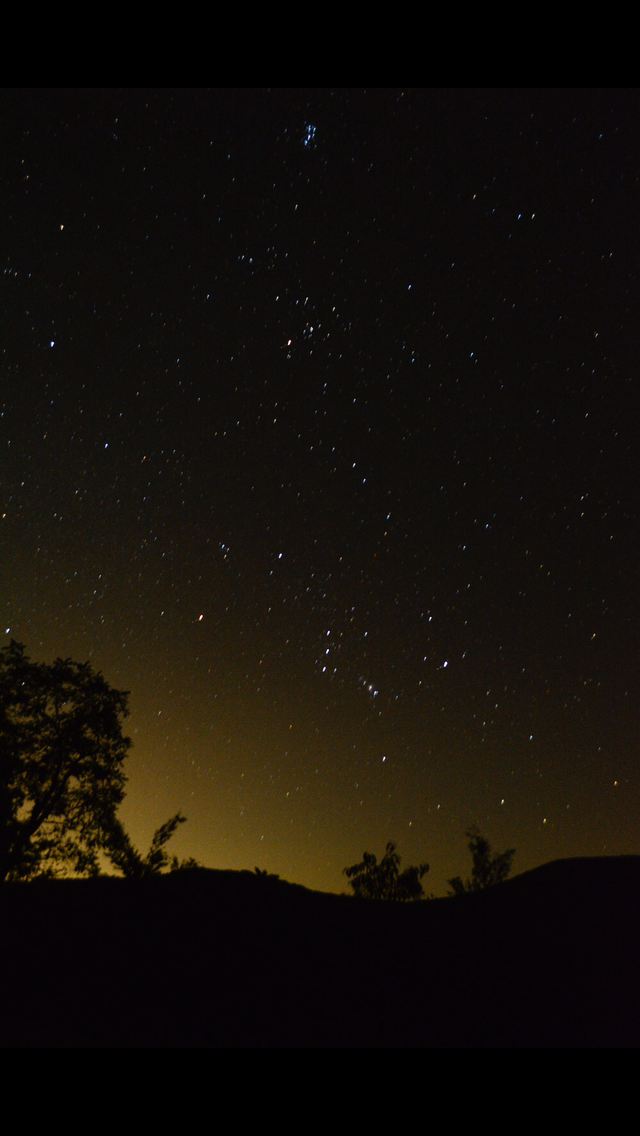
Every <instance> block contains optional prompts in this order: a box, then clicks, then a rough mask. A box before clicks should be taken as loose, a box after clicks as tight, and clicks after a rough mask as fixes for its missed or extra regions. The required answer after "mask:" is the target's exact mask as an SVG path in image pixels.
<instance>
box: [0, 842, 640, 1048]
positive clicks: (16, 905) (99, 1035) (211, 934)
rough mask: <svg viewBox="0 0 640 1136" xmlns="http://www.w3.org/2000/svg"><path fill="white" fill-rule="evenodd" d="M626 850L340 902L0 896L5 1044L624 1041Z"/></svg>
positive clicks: (180, 879)
mask: <svg viewBox="0 0 640 1136" xmlns="http://www.w3.org/2000/svg"><path fill="white" fill-rule="evenodd" d="M639 897H640V857H622V858H609V859H579V860H566V861H557V862H554V863H550V864H546V865H544V866H543V867H540V868H537V869H535V870H534V871H531V872H527V873H525V874H523V875H521V876H516V877H514V878H513V879H512V880H508V881H506V882H505V883H503V884H500V885H499V886H497V887H495V888H493V889H489V890H487V891H484V892H478V893H474V894H469V895H464V896H461V897H459V898H456V899H449V898H448V899H438V900H432V901H430V902H426V903H416V904H407V905H403V904H385V903H383V902H375V901H358V900H356V899H354V898H351V897H347V896H336V895H329V894H325V893H320V892H312V891H309V890H307V889H305V888H303V887H301V886H299V885H295V884H289V883H286V882H284V881H281V880H278V879H277V878H275V877H265V876H262V875H256V874H253V873H250V872H229V871H214V870H207V869H193V870H190V871H182V872H175V873H172V874H170V875H167V876H162V877H157V878H152V879H148V880H142V881H129V880H122V879H115V878H99V879H94V880H42V881H36V882H34V883H31V884H9V885H5V886H4V887H3V888H2V890H1V891H0V909H1V911H2V925H3V934H2V940H1V948H0V966H1V969H0V976H1V977H0V982H1V998H0V1040H1V1042H2V1045H3V1047H4V1048H7V1047H18V1048H32V1047H37V1048H49V1047H65V1048H85V1047H90V1048H91V1047H100V1048H138V1047H144V1048H163V1047H171V1048H193V1047H208V1048H219V1047H235V1048H267V1047H276V1048H294V1047H304V1048H309V1047H312V1048H327V1047H329V1048H332V1047H340V1048H352V1047H362V1048H398V1047H407V1048H412V1047H442V1048H470V1047H473V1048H475V1047H477V1048H494V1047H500V1048H507V1047H515V1048H518V1047H526V1048H537V1047H545V1048H563V1047H576V1048H595V1047H598V1048H602V1047H631V1046H633V1047H635V1046H636V1045H637V1044H638V1042H639V1041H640V979H639V977H638V972H637V959H638V954H639V947H640V919H639V916H638V899H639Z"/></svg>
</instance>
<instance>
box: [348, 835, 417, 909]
mask: <svg viewBox="0 0 640 1136" xmlns="http://www.w3.org/2000/svg"><path fill="white" fill-rule="evenodd" d="M428 871H429V865H428V864H419V865H418V866H417V867H411V868H405V870H404V871H403V872H401V871H400V856H399V855H398V853H397V852H396V845H395V844H394V843H393V842H392V841H389V843H388V844H387V847H386V850H385V854H384V856H383V857H382V860H381V861H380V863H378V861H377V858H376V856H374V854H373V853H372V852H365V853H364V855H363V858H362V860H361V862H360V863H359V864H353V865H352V866H351V867H350V868H345V869H344V874H345V876H346V877H347V879H348V880H349V886H350V887H351V888H353V893H354V895H356V896H357V897H358V898H359V899H384V900H393V901H408V900H414V899H422V898H423V896H424V890H423V887H422V884H421V882H420V881H421V879H422V877H423V876H425V875H426V874H427V872H428Z"/></svg>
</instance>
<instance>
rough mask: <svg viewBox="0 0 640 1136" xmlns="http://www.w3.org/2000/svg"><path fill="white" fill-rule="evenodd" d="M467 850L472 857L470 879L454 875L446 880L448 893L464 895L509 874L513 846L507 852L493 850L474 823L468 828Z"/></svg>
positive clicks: (503, 878)
mask: <svg viewBox="0 0 640 1136" xmlns="http://www.w3.org/2000/svg"><path fill="white" fill-rule="evenodd" d="M466 835H467V836H468V837H469V851H470V853H471V856H472V858H473V868H472V870H471V879H467V880H462V878H461V877H460V876H454V878H453V879H452V880H447V883H448V884H449V887H450V888H451V891H450V892H449V895H464V894H465V893H466V892H468V891H482V890H483V889H484V888H488V887H493V886H494V884H500V883H502V881H503V880H506V878H507V876H508V875H509V873H510V871H511V867H512V863H513V857H514V856H515V854H516V853H515V848H509V849H508V851H507V852H493V850H492V848H491V845H490V844H489V841H488V840H486V839H485V837H484V836H482V834H481V833H480V831H479V829H478V828H477V826H476V825H473V826H472V827H471V828H470V829H468V831H467V834H466Z"/></svg>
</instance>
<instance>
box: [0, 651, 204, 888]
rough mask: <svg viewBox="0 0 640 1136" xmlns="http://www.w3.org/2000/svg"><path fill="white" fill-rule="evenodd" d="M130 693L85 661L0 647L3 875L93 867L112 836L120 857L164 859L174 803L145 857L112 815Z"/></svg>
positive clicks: (147, 862) (119, 794) (92, 871)
mask: <svg viewBox="0 0 640 1136" xmlns="http://www.w3.org/2000/svg"><path fill="white" fill-rule="evenodd" d="M127 699H128V694H127V692H126V691H122V690H114V688H113V687H111V686H110V685H109V683H108V682H106V680H105V679H104V678H103V676H102V675H101V674H100V672H99V671H95V670H94V669H93V667H92V666H91V664H90V663H75V662H73V661H72V660H71V659H56V660H55V661H54V662H53V663H51V664H47V663H34V662H32V661H31V660H30V659H29V658H28V657H27V655H26V654H25V648H24V646H23V645H22V644H21V643H16V642H15V640H12V641H11V643H10V644H9V646H8V647H4V648H3V649H2V651H0V882H3V881H7V880H26V879H31V878H32V877H34V876H40V875H59V874H61V873H65V872H72V873H75V874H78V875H96V874H97V873H98V871H99V854H100V852H101V851H105V852H107V854H108V853H109V852H110V851H113V849H114V847H117V845H118V841H120V851H121V854H122V856H123V862H124V860H126V859H127V856H129V860H128V861H127V862H128V863H129V864H130V865H133V864H134V863H136V862H138V861H139V863H140V864H142V865H144V866H145V867H144V869H143V874H144V871H145V870H149V871H158V870H160V867H162V866H164V865H165V863H166V861H167V859H168V858H167V855H166V852H165V849H164V845H165V844H166V842H167V841H168V840H169V838H170V837H171V836H172V835H173V832H174V831H175V829H176V827H177V825H178V824H179V823H180V822H181V820H182V819H183V818H182V817H181V816H180V814H179V813H178V814H176V816H175V817H172V818H171V820H169V821H167V823H166V824H165V825H163V826H162V827H161V828H159V829H158V831H157V832H156V834H155V836H154V838H153V842H152V845H151V849H150V850H149V853H148V855H147V856H146V857H145V858H144V859H143V858H142V857H140V855H139V853H137V852H136V850H135V849H133V846H132V845H131V842H130V841H128V837H126V834H124V829H123V828H122V825H121V823H120V822H119V821H118V820H117V818H116V810H117V808H118V805H119V804H120V803H121V801H122V799H123V797H124V786H125V780H126V778H125V774H124V770H123V765H124V759H125V757H126V755H127V751H128V749H129V747H130V745H131V742H130V739H129V738H127V737H125V736H124V734H123V732H122V721H123V719H124V718H126V717H127V715H128V712H129V710H128V702H127ZM127 842H128V844H127ZM136 858H137V860H136Z"/></svg>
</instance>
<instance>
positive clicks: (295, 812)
mask: <svg viewBox="0 0 640 1136" xmlns="http://www.w3.org/2000/svg"><path fill="white" fill-rule="evenodd" d="M2 99H3V108H2V111H3V113H2V116H1V140H2V145H1V153H2V161H1V165H0V181H1V191H2V197H1V200H2V209H1V224H2V243H1V246H0V247H1V255H2V270H3V276H2V285H3V287H2V311H3V320H2V335H1V343H0V346H1V350H2V371H1V375H2V380H1V382H2V389H1V391H0V406H1V412H2V417H1V419H0V446H1V453H2V462H1V490H2V516H3V520H2V530H1V532H2V538H3V539H2V553H1V557H0V603H1V604H2V619H3V621H4V622H3V623H2V632H3V636H4V637H3V639H2V642H3V643H8V642H9V640H10V639H12V638H14V639H17V640H19V641H21V642H23V643H25V644H26V647H27V652H28V654H29V655H30V656H31V657H32V658H33V659H35V660H37V661H50V660H51V659H53V658H54V657H56V656H58V655H60V656H63V657H66V656H70V657H72V658H74V659H77V660H78V661H84V660H87V659H89V660H91V662H92V663H93V665H94V666H95V667H96V668H98V669H99V670H101V671H102V672H103V674H104V675H105V677H106V678H107V680H108V681H109V682H110V683H112V685H114V686H116V687H118V688H120V689H126V690H130V691H131V696H130V706H131V717H130V719H129V720H128V723H127V732H129V733H130V734H131V736H132V739H133V747H132V750H131V752H130V755H129V758H128V760H127V770H128V774H129V782H128V788H127V796H126V799H125V802H124V805H123V807H122V810H121V815H122V817H123V820H124V821H125V823H126V825H127V826H128V828H129V830H130V832H131V835H132V837H133V839H134V840H135V841H136V842H138V843H140V845H141V846H143V851H145V850H146V848H147V847H148V843H149V841H150V838H151V835H152V833H153V831H154V829H155V828H156V827H157V826H158V825H159V824H161V823H162V822H163V821H165V820H166V819H167V817H168V816H170V815H171V814H172V813H175V812H176V811H177V810H178V809H181V810H182V811H183V812H184V813H185V814H186V816H187V817H188V824H186V825H183V826H181V828H180V830H179V832H178V834H177V836H176V838H175V839H174V841H173V842H172V845H171V848H172V850H173V851H175V852H177V853H178V854H180V855H185V856H186V855H193V856H195V857H197V858H198V859H199V860H200V861H202V862H203V863H204V864H206V865H207V866H209V867H214V868H238V869H239V868H250V869H253V868H254V866H258V867H260V868H267V869H268V870H269V871H271V872H277V873H279V874H280V875H281V876H283V877H285V878H287V879H289V880H291V881H294V882H297V883H302V884H305V885H307V886H310V887H314V888H320V889H323V890H329V891H341V890H346V886H347V884H346V880H345V878H344V876H343V875H342V869H343V868H344V867H345V865H348V864H352V863H354V862H355V861H356V860H358V859H360V858H361V856H362V853H363V851H364V850H365V849H366V850H368V851H371V852H376V853H377V854H378V855H380V854H381V853H382V852H383V851H384V846H385V844H386V842H387V841H388V840H395V841H397V843H398V849H399V851H400V853H401V855H402V857H403V862H404V863H405V864H408V863H418V862H420V861H422V860H427V861H428V862H429V863H430V864H431V872H430V874H429V876H427V877H426V879H425V884H426V887H427V891H433V892H434V893H435V894H440V895H441V894H444V892H445V891H446V879H447V877H449V876H452V875H455V874H458V873H460V874H467V872H468V870H469V867H470V858H469V854H468V852H467V850H466V839H465V835H464V834H465V829H467V828H468V827H469V825H471V824H473V823H477V824H478V825H479V827H480V829H481V830H482V832H483V833H484V834H485V835H486V836H487V837H488V838H489V839H490V840H491V842H492V843H493V844H494V845H495V847H496V848H498V849H499V850H502V849H503V848H506V847H514V848H516V850H517V855H516V859H515V864H514V869H515V870H517V871H523V870H525V869H527V868H531V867H533V866H534V865H536V864H539V863H542V862H544V861H547V860H551V859H555V858H558V857H563V856H573V855H594V856H595V855H602V854H607V855H612V854H620V853H636V854H638V853H640V834H639V827H638V815H639V807H640V787H639V783H638V764H637V756H636V755H637V740H638V704H639V695H638V677H639V676H638V651H637V648H638V635H637V586H636V580H635V577H636V572H637V560H638V538H637V516H636V502H637V479H636V469H635V465H636V448H637V443H636V437H637V434H638V422H639V416H638V407H637V401H638V400H637V375H636V371H637V366H638V310H639V287H638V252H639V248H638V245H639V240H638V237H639V233H640V94H639V92H638V90H637V89H625V88H613V89H612V88H609V89H607V88H601V89H593V88H578V89H575V88H557V89H549V88H545V89H542V88H526V89H523V88H499V89H494V88H444V89H443V88H407V89H401V88H392V87H383V88H364V89H363V88H336V89H333V88H308V89H307V88H264V89H261V88H236V89H232V88H152V89H146V88H124V89H121V88H70V89H69V88H66V89H65V88H48V89H47V88H36V89H33V88H13V89H11V88H5V90H4V93H3V95H2Z"/></svg>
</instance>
